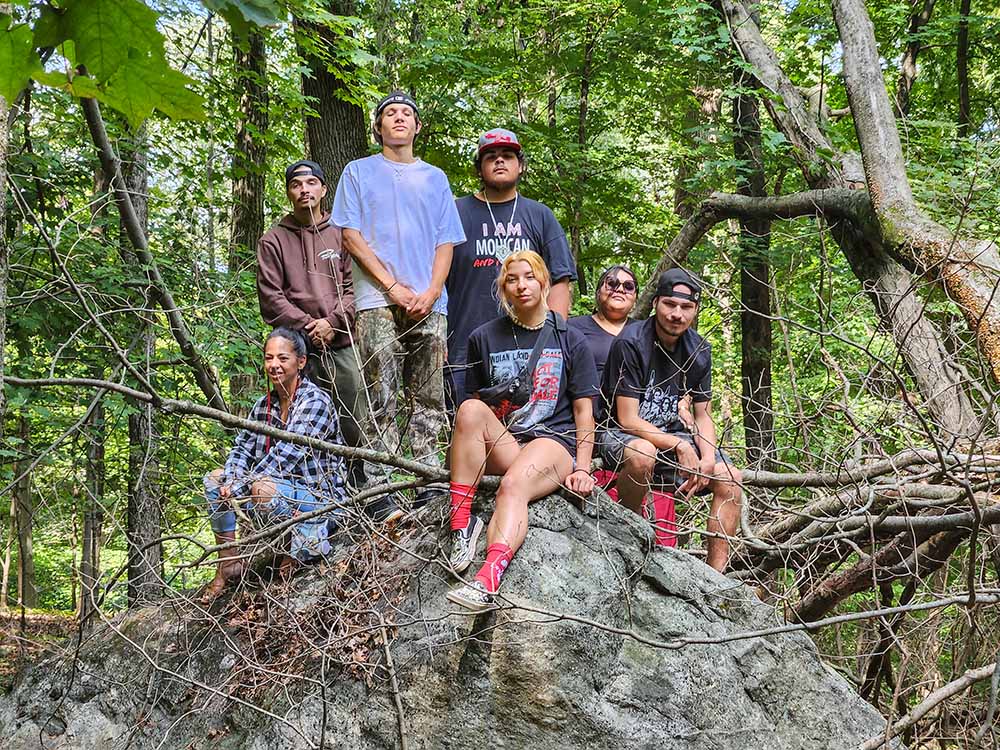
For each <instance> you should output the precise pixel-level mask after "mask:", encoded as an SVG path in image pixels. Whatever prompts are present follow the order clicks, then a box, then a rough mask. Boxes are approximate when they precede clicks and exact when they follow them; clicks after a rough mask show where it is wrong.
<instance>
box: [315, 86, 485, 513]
mask: <svg viewBox="0 0 1000 750" xmlns="http://www.w3.org/2000/svg"><path fill="white" fill-rule="evenodd" d="M420 128H421V122H420V115H419V111H418V110H417V105H416V102H414V100H413V98H412V97H410V95H409V94H407V93H405V92H403V91H394V92H392V93H391V94H389V95H388V96H386V97H385V98H384V99H383V100H382V101H381V102H379V104H378V107H376V109H375V122H374V124H373V126H372V131H373V133H374V136H375V140H376V141H378V142H379V144H380V145H381V146H382V153H380V154H375V155H374V156H368V157H366V158H364V159H357V160H355V161H352V162H351V163H350V164H348V165H347V167H346V168H345V169H344V173H343V174H342V175H341V178H340V183H339V184H338V185H337V193H336V196H335V198H334V201H333V216H332V218H331V223H333V224H335V225H336V226H339V227H341V228H342V229H343V241H344V247H345V248H346V249H347V251H348V252H349V253H350V254H351V256H352V258H353V259H354V301H355V307H356V309H357V319H356V323H355V326H356V329H357V334H356V335H357V347H358V353H359V355H360V357H361V362H362V366H363V372H364V376H365V383H366V386H367V388H368V394H369V398H370V401H371V407H372V415H373V418H374V423H375V424H374V427H375V430H376V432H377V434H375V435H373V436H372V437H373V443H374V446H373V447H375V448H377V449H379V450H384V451H387V452H388V453H390V454H395V455H400V453H401V441H400V434H399V429H398V427H397V425H398V421H397V414H398V408H397V399H398V397H399V394H400V391H405V396H406V401H407V403H408V404H411V405H412V412H411V413H410V414H408V415H406V419H405V420H404V423H405V424H406V426H407V432H408V436H409V441H410V447H411V449H412V451H413V456H414V457H415V458H416V459H417V460H420V461H423V462H424V463H427V464H429V465H433V466H437V465H440V460H439V458H438V452H437V451H438V436H439V434H440V433H441V430H442V429H443V428H444V427H445V425H446V424H447V417H446V413H445V404H444V377H443V368H444V358H445V352H446V347H447V335H448V323H447V318H446V314H447V310H448V298H447V294H446V293H445V291H444V285H445V279H446V278H447V277H448V270H449V269H450V268H451V257H452V248H453V247H454V245H455V243H458V242H463V241H464V240H465V234H464V233H463V231H462V222H461V220H460V219H459V217H458V211H457V210H456V209H455V199H454V196H453V195H452V192H451V186H450V185H449V184H448V178H447V177H446V176H445V174H444V172H442V171H441V170H440V169H438V168H437V167H434V166H431V165H430V164H428V163H426V162H424V161H422V160H421V159H418V158H416V157H415V156H414V155H413V141H414V139H415V138H416V135H417V133H419V132H420ZM368 475H369V477H370V478H371V477H382V476H384V472H377V471H376V467H370V470H369V473H368ZM426 496H427V495H426V494H425V495H424V497H426ZM421 499H423V498H422V497H421V495H418V503H419V501H420V500H421ZM383 515H385V514H383ZM390 515H394V513H391V512H390Z"/></svg>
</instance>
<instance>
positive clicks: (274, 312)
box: [257, 214, 354, 349]
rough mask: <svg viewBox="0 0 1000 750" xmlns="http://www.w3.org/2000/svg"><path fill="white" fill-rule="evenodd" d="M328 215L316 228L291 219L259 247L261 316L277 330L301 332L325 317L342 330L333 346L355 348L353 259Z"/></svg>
mask: <svg viewBox="0 0 1000 750" xmlns="http://www.w3.org/2000/svg"><path fill="white" fill-rule="evenodd" d="M329 220H330V215H329V214H324V215H323V217H322V218H321V219H320V221H319V222H318V223H317V224H316V225H314V226H302V225H301V224H299V223H298V222H297V221H296V220H295V216H294V215H293V214H287V215H286V216H285V217H284V218H283V219H282V220H281V221H279V222H278V223H277V224H276V225H275V226H273V227H271V228H270V229H269V230H268V231H267V232H266V233H265V234H264V236H263V237H261V238H260V241H259V242H258V243H257V299H258V301H259V302H260V314H261V315H262V316H263V318H264V320H265V321H266V322H267V323H269V324H270V325H272V326H288V327H289V328H294V329H296V330H301V329H303V328H305V327H306V325H308V324H309V323H311V322H312V321H314V320H317V319H319V318H326V319H327V320H329V321H330V324H331V325H332V326H333V327H334V329H335V330H336V331H337V335H336V337H335V338H334V340H333V343H332V344H331V345H330V348H332V349H339V348H340V347H342V346H347V345H348V344H350V343H351V338H350V335H349V333H348V332H349V331H353V329H354V281H353V280H352V278H351V256H350V255H349V254H348V253H347V251H346V250H344V249H343V248H342V247H341V234H340V229H339V228H338V227H333V226H330V224H329Z"/></svg>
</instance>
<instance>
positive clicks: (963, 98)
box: [955, 0, 972, 136]
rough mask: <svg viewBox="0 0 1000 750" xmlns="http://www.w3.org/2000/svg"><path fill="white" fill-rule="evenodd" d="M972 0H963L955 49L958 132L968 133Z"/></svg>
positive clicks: (959, 13)
mask: <svg viewBox="0 0 1000 750" xmlns="http://www.w3.org/2000/svg"><path fill="white" fill-rule="evenodd" d="M971 12H972V0H961V3H960V5H959V9H958V40H957V42H958V43H957V44H956V49H955V75H956V77H957V78H958V134H959V135H961V136H964V135H967V134H968V132H969V124H970V123H971V122H972V116H971V114H970V112H969V14H970V13H971Z"/></svg>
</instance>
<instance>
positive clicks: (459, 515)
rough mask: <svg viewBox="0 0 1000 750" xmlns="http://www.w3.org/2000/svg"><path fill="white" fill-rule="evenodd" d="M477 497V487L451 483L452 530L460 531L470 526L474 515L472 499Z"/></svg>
mask: <svg viewBox="0 0 1000 750" xmlns="http://www.w3.org/2000/svg"><path fill="white" fill-rule="evenodd" d="M475 496H476V485H474V484H459V483H458V482H452V483H451V530H452V531H458V530H459V529H464V528H465V527H466V526H468V525H469V516H470V515H471V514H472V498H474V497H475Z"/></svg>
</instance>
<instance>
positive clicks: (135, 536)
mask: <svg viewBox="0 0 1000 750" xmlns="http://www.w3.org/2000/svg"><path fill="white" fill-rule="evenodd" d="M122 156H123V158H124V164H123V170H122V172H123V177H124V178H125V185H126V189H127V190H128V192H129V195H130V197H131V199H132V205H133V207H134V208H135V214H136V218H137V220H138V221H139V224H140V225H141V226H142V229H143V231H144V232H145V231H146V228H147V224H148V213H149V211H148V209H149V206H148V200H147V192H148V179H147V176H148V171H147V153H146V137H145V131H144V130H141V131H139V132H138V133H136V134H135V135H134V137H133V138H132V139H131V143H129V144H128V146H127V147H123V148H122ZM120 235H121V236H120V238H119V241H120V242H121V243H122V252H123V254H125V255H129V254H131V248H130V247H129V244H128V237H127V235H126V233H125V229H124V227H121V229H120ZM152 293H153V290H152V289H151V288H149V289H146V290H145V294H144V295H143V296H144V300H143V304H142V307H143V308H145V307H147V306H148V302H149V300H150V298H151V296H152ZM151 315H152V311H150V310H144V311H143V313H142V314H141V315H140V316H139V320H138V323H139V327H140V331H139V334H138V335H139V337H140V338H141V339H142V341H143V344H144V346H143V359H142V363H140V364H139V365H137V367H138V368H139V370H140V371H141V372H142V374H143V376H144V377H145V378H146V379H147V381H149V379H150V378H151V377H152V368H151V367H150V366H149V362H150V361H151V360H152V359H153V355H154V352H155V347H156V336H155V333H154V329H153V321H152V319H151ZM129 402H130V405H131V406H132V412H131V413H130V414H129V416H128V437H129V451H128V456H129V458H128V509H127V512H126V538H127V549H128V566H127V567H128V602H129V604H130V605H136V604H143V603H146V602H149V601H152V600H153V599H155V598H156V597H157V595H158V593H159V592H160V589H161V586H160V580H161V576H160V569H161V566H162V561H163V551H162V545H160V544H159V543H157V541H156V540H158V539H159V538H160V535H161V534H162V509H161V504H160V500H161V492H160V486H159V485H160V483H159V479H160V476H159V475H160V469H159V457H158V453H157V452H158V445H159V439H158V438H159V436H158V434H157V423H156V420H155V419H154V410H153V408H152V406H151V405H150V404H148V403H139V402H137V401H135V400H133V399H129Z"/></svg>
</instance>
